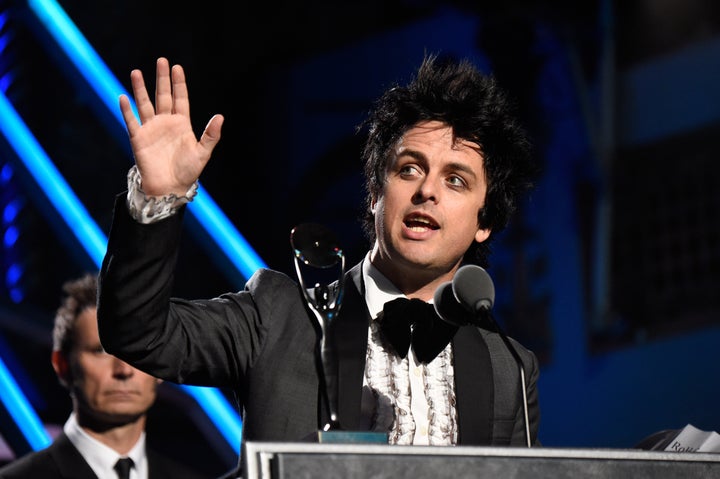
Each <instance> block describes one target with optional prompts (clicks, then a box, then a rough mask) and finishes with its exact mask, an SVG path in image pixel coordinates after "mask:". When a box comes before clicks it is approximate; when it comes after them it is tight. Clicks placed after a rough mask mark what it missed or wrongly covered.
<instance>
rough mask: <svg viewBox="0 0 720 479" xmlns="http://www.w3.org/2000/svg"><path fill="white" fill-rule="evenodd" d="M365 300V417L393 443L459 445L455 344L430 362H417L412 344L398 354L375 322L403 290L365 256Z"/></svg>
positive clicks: (363, 404)
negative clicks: (367, 324) (367, 327)
mask: <svg viewBox="0 0 720 479" xmlns="http://www.w3.org/2000/svg"><path fill="white" fill-rule="evenodd" d="M362 273H363V278H364V281H365V301H366V302H367V305H368V310H369V311H370V316H371V317H372V318H373V320H372V321H371V323H370V331H369V338H370V339H369V341H368V349H367V361H366V363H365V379H364V384H363V399H362V403H361V404H362V409H363V413H364V414H363V416H364V417H366V418H368V419H369V420H370V423H369V424H366V426H369V427H371V428H372V430H373V431H383V432H384V431H387V432H389V438H388V439H389V440H388V442H389V443H390V444H420V445H453V444H457V411H456V409H455V380H454V368H453V363H452V346H451V345H450V344H448V345H447V346H446V347H445V349H444V350H443V351H442V352H441V353H440V354H438V356H437V357H436V358H435V359H433V360H432V361H431V362H430V363H428V364H426V365H425V364H422V363H420V362H418V361H417V359H416V357H415V353H414V352H413V350H412V348H410V350H409V352H408V355H407V356H406V357H405V358H404V359H403V358H400V357H399V356H398V355H397V354H396V353H395V352H394V351H393V350H392V349H391V348H390V349H388V348H386V347H385V346H384V344H383V342H382V341H381V338H380V328H379V323H378V321H377V317H378V315H379V314H380V313H381V312H382V310H383V306H384V305H385V303H386V302H388V301H391V300H393V299H395V298H399V297H403V295H402V293H400V291H399V290H398V289H397V288H396V287H395V286H394V285H393V284H392V283H391V282H390V281H389V280H388V279H387V278H386V277H385V276H383V274H382V273H380V271H378V270H377V268H375V267H374V266H373V265H372V263H370V258H369V253H368V256H366V258H365V260H364V261H363V271H362Z"/></svg>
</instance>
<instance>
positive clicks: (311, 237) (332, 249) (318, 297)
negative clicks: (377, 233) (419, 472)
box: [290, 223, 387, 444]
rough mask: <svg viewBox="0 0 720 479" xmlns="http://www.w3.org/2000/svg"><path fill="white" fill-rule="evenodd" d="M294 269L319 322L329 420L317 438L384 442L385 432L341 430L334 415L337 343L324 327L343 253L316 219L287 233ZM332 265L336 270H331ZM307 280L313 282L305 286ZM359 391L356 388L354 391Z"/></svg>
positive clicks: (331, 312)
mask: <svg viewBox="0 0 720 479" xmlns="http://www.w3.org/2000/svg"><path fill="white" fill-rule="evenodd" d="M290 245H291V246H292V249H293V253H294V254H293V259H294V261H295V272H296V273H297V278H298V281H299V282H300V287H301V289H302V292H303V295H304V296H305V302H306V303H307V305H308V307H309V308H310V310H311V311H312V312H313V313H314V315H315V318H316V319H317V322H318V324H319V326H320V341H319V345H318V349H319V353H320V362H321V366H322V379H323V380H324V386H325V388H324V392H325V400H326V401H325V402H326V404H327V408H328V411H327V412H328V417H329V421H328V422H327V424H325V425H324V426H323V428H322V430H320V431H318V434H317V439H318V442H324V443H330V442H334V443H338V442H380V443H384V444H387V434H385V433H374V432H365V431H356V432H350V431H344V430H343V428H342V426H341V425H340V420H339V418H338V363H337V346H336V345H335V343H334V342H333V341H332V338H331V337H329V335H328V328H329V326H330V323H332V322H333V321H334V320H335V319H336V318H337V315H338V313H339V311H340V306H341V305H342V298H343V288H344V281H345V256H344V255H343V251H342V249H341V248H340V246H339V245H338V241H337V239H336V238H335V235H334V234H333V233H332V231H330V230H329V229H327V228H326V227H325V226H322V225H320V224H317V223H303V224H300V225H297V226H295V227H294V228H293V229H292V231H291V233H290ZM332 268H335V269H336V270H337V272H336V274H332V270H331V269H332ZM308 284H313V286H312V287H308ZM358 394H359V392H358Z"/></svg>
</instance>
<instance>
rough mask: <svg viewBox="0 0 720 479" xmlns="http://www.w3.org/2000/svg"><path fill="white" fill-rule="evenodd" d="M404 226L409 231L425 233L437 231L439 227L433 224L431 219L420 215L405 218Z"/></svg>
mask: <svg viewBox="0 0 720 479" xmlns="http://www.w3.org/2000/svg"><path fill="white" fill-rule="evenodd" d="M404 223H405V226H407V227H408V229H410V230H411V231H426V230H429V229H430V230H437V229H440V226H439V225H438V224H437V223H435V221H433V220H432V219H431V218H428V217H427V216H421V215H412V216H409V217H407V218H405V221H404Z"/></svg>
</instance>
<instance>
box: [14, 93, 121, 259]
mask: <svg viewBox="0 0 720 479" xmlns="http://www.w3.org/2000/svg"><path fill="white" fill-rule="evenodd" d="M0 131H1V132H2V134H3V135H4V136H5V138H7V140H8V142H10V146H11V147H12V148H13V149H14V150H15V151H16V152H17V154H18V156H19V157H20V159H21V160H22V161H23V163H24V164H25V166H26V167H27V169H28V170H29V171H30V173H31V174H32V176H33V178H35V181H37V182H38V184H39V185H40V187H41V188H42V190H43V191H44V192H45V194H46V195H47V197H48V199H49V200H50V202H51V203H52V205H53V206H54V207H55V210H57V212H58V213H60V215H61V216H62V218H63V220H64V221H65V223H66V224H67V225H68V226H69V227H70V229H71V230H73V232H74V234H75V235H76V236H77V238H78V240H79V241H80V243H82V245H83V247H84V248H85V251H87V252H88V254H89V255H90V257H91V258H92V259H93V260H94V261H95V263H96V264H100V262H102V258H103V256H104V255H105V250H106V244H107V239H106V238H105V235H104V234H103V233H102V231H100V228H98V227H97V225H96V224H95V222H94V221H93V220H92V218H91V217H90V215H89V214H88V212H87V210H86V209H85V207H84V206H83V205H82V203H81V202H80V200H78V198H77V196H75V193H74V192H73V191H72V190H71V189H70V187H69V186H68V184H67V182H66V181H65V178H63V176H62V175H61V174H60V172H59V171H58V170H57V168H55V165H54V164H53V163H52V161H51V160H50V158H49V157H48V156H47V154H46V153H45V151H43V149H42V147H41V146H40V145H39V144H38V142H37V140H35V137H33V135H32V133H31V132H30V130H29V129H28V128H27V126H26V125H25V123H24V122H23V121H22V118H20V115H18V113H17V112H16V111H15V109H14V108H13V106H12V105H11V104H10V101H9V100H8V99H7V97H6V96H5V94H4V93H2V92H0Z"/></svg>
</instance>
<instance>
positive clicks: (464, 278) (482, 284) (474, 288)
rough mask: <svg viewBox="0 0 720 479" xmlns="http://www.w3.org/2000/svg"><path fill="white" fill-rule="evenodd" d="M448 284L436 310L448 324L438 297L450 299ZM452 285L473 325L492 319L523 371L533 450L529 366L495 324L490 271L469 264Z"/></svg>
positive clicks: (527, 438) (527, 435)
mask: <svg viewBox="0 0 720 479" xmlns="http://www.w3.org/2000/svg"><path fill="white" fill-rule="evenodd" d="M446 284H447V283H443V284H442V285H440V287H439V288H438V289H437V290H436V291H435V304H436V306H435V310H436V311H437V312H438V314H439V315H440V317H441V318H443V319H445V320H446V321H448V319H446V317H445V316H443V314H441V313H440V310H438V298H439V299H441V300H443V299H446V298H445V297H446V296H447V293H446V292H445V290H447V287H446V286H445V285H446ZM451 284H452V292H453V296H454V297H455V300H456V302H457V303H459V304H461V305H462V306H464V307H465V308H466V309H467V310H469V311H470V312H471V313H473V318H474V321H473V324H475V325H476V326H477V325H480V323H481V320H480V315H483V316H485V317H486V318H488V319H489V321H490V324H491V325H492V328H493V329H494V330H495V332H496V333H498V334H499V335H500V338H502V340H503V342H504V343H505V346H506V347H507V348H508V350H509V351H510V354H512V356H513V358H514V359H515V362H516V363H517V365H518V369H519V370H520V385H521V390H522V400H523V413H524V419H525V441H526V442H527V447H532V443H531V441H530V420H529V418H528V401H527V386H526V385H525V367H524V366H523V363H522V360H521V359H520V355H519V354H518V352H517V350H516V349H515V346H513V344H512V343H511V342H510V340H509V339H508V337H507V335H506V334H505V332H504V331H503V330H502V328H500V325H499V324H498V323H497V321H495V318H494V317H493V315H492V307H493V303H494V302H495V285H494V284H493V280H492V278H490V275H489V274H488V272H487V271H485V269H483V268H481V267H480V266H477V265H474V264H468V265H465V266H461V267H460V268H459V269H458V270H457V272H456V273H455V276H454V277H453V280H452V282H451ZM441 290H442V291H441ZM445 303H449V301H447V300H445ZM450 307H451V306H447V304H446V305H444V306H443V307H442V308H440V309H443V310H445V309H450ZM449 322H450V321H449Z"/></svg>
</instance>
